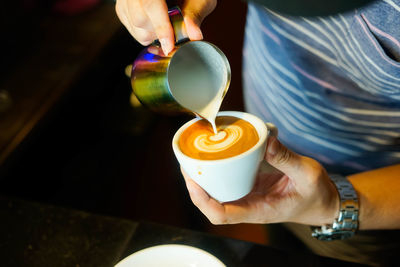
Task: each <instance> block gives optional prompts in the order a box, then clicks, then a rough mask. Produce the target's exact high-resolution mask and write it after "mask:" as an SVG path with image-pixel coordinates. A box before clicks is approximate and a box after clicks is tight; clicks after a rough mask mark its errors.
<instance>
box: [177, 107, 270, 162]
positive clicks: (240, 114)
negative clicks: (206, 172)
mask: <svg viewBox="0 0 400 267" xmlns="http://www.w3.org/2000/svg"><path fill="white" fill-rule="evenodd" d="M218 116H232V117H237V118H239V119H243V120H246V121H247V122H249V123H251V125H253V127H254V128H255V129H256V131H257V133H258V135H259V140H258V142H257V143H256V144H255V145H254V146H252V147H251V148H250V149H248V150H246V151H245V152H243V153H241V154H239V155H236V156H233V157H229V158H224V159H213V160H204V159H194V158H191V157H189V156H187V155H185V154H184V153H183V152H182V151H181V149H180V148H179V144H178V141H179V137H180V136H181V134H182V132H183V131H184V130H185V129H187V128H188V127H189V126H190V125H192V124H193V123H195V122H197V121H199V120H202V118H194V119H192V120H190V121H188V122H186V123H185V124H183V125H182V126H181V127H180V128H179V129H178V131H177V132H176V133H175V135H174V137H173V139H172V148H173V150H174V152H175V154H176V153H179V155H180V156H181V157H183V158H185V159H186V160H191V161H196V162H199V161H200V162H202V163H203V164H204V163H206V164H207V163H209V164H212V163H216V162H222V161H223V162H229V161H234V160H238V159H241V158H244V157H246V156H247V155H249V154H251V153H253V151H255V150H257V149H259V147H260V146H261V145H263V144H264V141H265V140H266V139H267V137H268V134H269V132H270V130H269V129H268V127H267V125H266V124H265V122H264V121H262V120H261V119H260V118H258V117H257V116H255V115H253V114H251V113H247V112H242V111H220V112H218V114H217V117H218ZM244 117H250V118H251V119H252V120H255V121H257V122H258V124H259V125H260V126H256V125H254V124H253V123H252V122H250V121H249V120H248V119H246V118H244ZM259 127H261V128H262V129H260V128H259ZM260 131H261V133H260Z"/></svg>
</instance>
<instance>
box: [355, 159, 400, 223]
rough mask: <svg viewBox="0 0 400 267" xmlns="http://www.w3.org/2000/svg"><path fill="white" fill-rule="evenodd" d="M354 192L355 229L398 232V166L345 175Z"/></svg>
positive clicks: (399, 198)
mask: <svg viewBox="0 0 400 267" xmlns="http://www.w3.org/2000/svg"><path fill="white" fill-rule="evenodd" d="M348 179H349V181H350V182H351V183H352V184H353V186H354V189H355V190H356V191H357V194H358V197H359V202H360V212H359V221H360V224H359V229H360V230H373V229H400V164H398V165H393V166H390V167H385V168H381V169H376V170H372V171H367V172H363V173H358V174H354V175H350V176H348Z"/></svg>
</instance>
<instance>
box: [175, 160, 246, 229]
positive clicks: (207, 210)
mask: <svg viewBox="0 0 400 267" xmlns="http://www.w3.org/2000/svg"><path fill="white" fill-rule="evenodd" d="M181 171H182V174H183V177H184V179H185V182H186V187H187V189H188V191H189V196H190V199H191V200H192V202H193V204H194V205H195V206H196V207H197V208H198V209H199V210H200V211H201V212H202V213H203V214H204V215H205V216H206V217H207V218H208V219H209V220H210V222H211V223H212V224H216V225H218V224H234V223H241V222H248V221H252V219H251V218H249V213H250V209H249V205H248V202H247V201H245V200H243V199H242V200H239V201H232V202H226V203H220V202H218V201H217V200H215V199H214V198H212V197H210V196H209V195H208V194H207V193H206V192H205V191H204V189H202V188H201V187H200V186H199V185H198V184H197V183H196V182H195V181H193V180H192V179H191V178H190V177H189V176H188V175H187V173H186V172H185V171H184V170H183V169H182V168H181Z"/></svg>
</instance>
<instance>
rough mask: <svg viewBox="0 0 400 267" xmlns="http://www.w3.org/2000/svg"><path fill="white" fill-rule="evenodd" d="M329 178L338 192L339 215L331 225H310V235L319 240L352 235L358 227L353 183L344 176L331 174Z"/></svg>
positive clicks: (357, 208)
mask: <svg viewBox="0 0 400 267" xmlns="http://www.w3.org/2000/svg"><path fill="white" fill-rule="evenodd" d="M330 178H331V180H332V182H333V183H334V184H335V186H336V189H337V190H338V192H339V198H340V210H339V217H338V218H337V219H335V221H334V222H333V224H332V225H324V226H322V227H312V231H313V233H312V236H313V237H315V238H317V239H319V240H325V241H330V240H338V239H347V238H350V237H352V236H353V235H354V234H355V232H356V231H357V229H358V211H359V205H358V197H357V193H356V191H355V190H354V188H353V185H352V184H351V183H350V182H349V181H348V180H347V178H346V177H344V176H342V175H339V174H331V175H330Z"/></svg>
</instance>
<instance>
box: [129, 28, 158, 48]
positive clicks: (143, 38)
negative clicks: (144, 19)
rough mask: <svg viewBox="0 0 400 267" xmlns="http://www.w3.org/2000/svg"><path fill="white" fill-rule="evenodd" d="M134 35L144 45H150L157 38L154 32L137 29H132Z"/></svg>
mask: <svg viewBox="0 0 400 267" xmlns="http://www.w3.org/2000/svg"><path fill="white" fill-rule="evenodd" d="M132 35H133V36H134V37H135V39H136V40H137V41H138V42H139V43H140V44H142V45H149V44H151V43H152V42H153V41H154V40H155V39H156V38H157V37H156V34H155V33H154V32H152V31H147V30H145V29H142V28H136V27H132Z"/></svg>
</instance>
